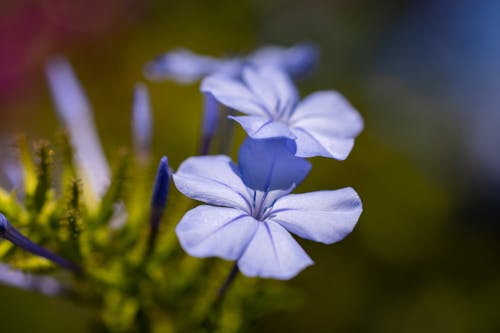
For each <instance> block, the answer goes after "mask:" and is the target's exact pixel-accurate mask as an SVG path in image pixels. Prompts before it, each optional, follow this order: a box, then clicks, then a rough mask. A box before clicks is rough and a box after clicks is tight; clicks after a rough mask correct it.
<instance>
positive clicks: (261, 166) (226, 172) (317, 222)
mask: <svg viewBox="0 0 500 333" xmlns="http://www.w3.org/2000/svg"><path fill="white" fill-rule="evenodd" d="M295 153H296V146H295V143H294V142H293V141H291V140H288V139H268V140H254V139H251V138H248V139H247V140H246V141H245V142H244V143H243V144H242V146H241V148H240V151H239V157H238V164H237V165H236V164H234V163H233V162H232V161H231V160H230V158H229V157H227V156H224V155H217V156H198V157H191V158H188V159H187V160H186V161H185V162H184V163H182V164H181V166H180V167H179V169H178V171H177V172H176V173H175V175H174V182H175V185H176V187H177V188H178V189H179V191H180V192H182V193H183V194H184V195H186V196H188V197H190V198H192V199H196V200H199V201H202V202H205V203H208V204H211V205H210V206H209V205H201V206H198V207H196V208H194V209H192V210H190V211H189V212H187V213H186V215H184V217H183V218H182V220H181V221H180V223H179V224H178V226H177V228H176V232H177V236H178V238H179V241H180V243H181V245H182V247H183V248H184V249H185V250H186V252H188V253H189V254H190V255H192V256H196V257H211V256H217V257H221V258H224V259H227V260H236V261H237V265H238V268H239V269H240V270H241V272H243V274H245V275H247V276H260V277H264V278H275V279H290V278H292V277H294V276H295V275H297V274H298V273H299V272H300V271H301V270H302V269H304V268H305V267H307V266H309V265H311V264H312V263H313V262H312V260H311V259H310V258H309V256H308V255H307V254H306V253H305V252H304V250H303V249H302V248H301V247H300V245H299V244H298V243H297V242H296V241H295V240H294V238H293V237H292V236H291V235H290V233H293V234H295V235H297V236H299V237H302V238H306V239H309V240H313V241H316V242H321V243H325V244H331V243H334V242H337V241H340V240H341V239H343V238H344V237H345V236H346V235H347V234H349V233H350V232H351V230H352V229H353V228H354V226H355V224H356V222H357V220H358V218H359V216H360V214H361V211H362V208H361V201H360V199H359V197H358V195H357V194H356V192H355V191H354V190H353V189H352V188H344V189H341V190H336V191H318V192H311V193H304V194H290V193H291V191H292V190H293V189H294V188H295V187H296V186H297V185H298V184H299V183H300V182H302V180H303V179H304V178H305V176H306V175H307V174H308V173H309V171H310V169H311V165H310V163H309V162H307V161H306V160H304V159H301V158H299V157H296V156H295Z"/></svg>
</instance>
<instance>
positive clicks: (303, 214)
mask: <svg viewBox="0 0 500 333" xmlns="http://www.w3.org/2000/svg"><path fill="white" fill-rule="evenodd" d="M362 210H363V209H362V206H361V200H360V199H359V196H358V194H357V193H356V191H354V190H353V189H352V188H350V187H348V188H343V189H340V190H336V191H317V192H310V193H304V194H289V195H287V196H284V197H281V198H280V199H278V200H277V201H276V203H275V204H274V206H273V210H272V212H271V213H270V217H269V218H268V220H270V221H274V222H276V223H279V224H280V225H282V226H283V227H284V228H285V229H287V230H288V231H290V232H291V233H294V234H296V235H297V236H300V237H302V238H306V239H309V240H313V241H315V242H321V243H326V244H331V243H335V242H338V241H340V240H342V239H343V238H344V237H346V236H347V235H348V234H349V233H350V232H351V231H352V229H353V228H354V226H355V225H356V223H357V221H358V219H359V216H360V215H361V212H362Z"/></svg>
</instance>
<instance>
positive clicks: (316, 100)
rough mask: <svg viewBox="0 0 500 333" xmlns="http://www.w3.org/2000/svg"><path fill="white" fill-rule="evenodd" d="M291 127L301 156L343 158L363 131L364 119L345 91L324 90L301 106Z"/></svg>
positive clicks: (294, 114) (314, 94) (298, 106)
mask: <svg viewBox="0 0 500 333" xmlns="http://www.w3.org/2000/svg"><path fill="white" fill-rule="evenodd" d="M290 126H291V128H292V131H293V133H294V134H295V135H296V136H297V155H298V156H302V157H310V156H317V155H320V156H326V157H333V158H336V159H340V160H342V159H345V158H346V157H347V155H349V152H350V151H351V149H352V145H353V143H354V141H353V139H354V138H355V137H356V136H357V135H358V134H359V133H360V132H361V131H362V129H363V119H362V118H361V116H360V115H359V113H358V112H357V111H356V110H355V109H354V108H353V107H352V106H351V105H350V104H349V102H348V101H347V100H346V99H345V98H344V97H343V96H342V95H341V94H339V93H337V92H335V91H321V92H317V93H313V94H311V95H309V96H308V97H307V98H305V99H304V100H303V101H302V102H300V103H299V104H298V105H297V108H296V109H295V111H294V112H293V114H292V116H291V117H290Z"/></svg>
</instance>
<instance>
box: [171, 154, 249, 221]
mask: <svg viewBox="0 0 500 333" xmlns="http://www.w3.org/2000/svg"><path fill="white" fill-rule="evenodd" d="M173 179H174V183H175V186H176V187H177V189H178V190H179V191H180V192H182V193H183V194H184V195H186V196H188V197H190V198H192V199H195V200H199V201H203V202H206V203H210V204H213V205H217V206H226V207H233V208H238V209H240V210H242V211H245V212H249V211H250V203H249V202H250V199H249V198H248V192H247V189H246V187H245V185H244V184H243V181H242V180H241V178H240V175H239V174H238V171H237V168H236V166H235V165H234V164H233V162H231V160H230V159H229V157H227V156H223V155H217V156H195V157H190V158H188V159H187V160H186V161H184V162H183V163H182V164H181V165H180V167H179V169H178V170H177V172H176V173H175V174H174V176H173Z"/></svg>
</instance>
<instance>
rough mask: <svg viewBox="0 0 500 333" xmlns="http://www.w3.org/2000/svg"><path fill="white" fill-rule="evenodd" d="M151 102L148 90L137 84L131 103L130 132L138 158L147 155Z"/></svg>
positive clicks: (149, 141) (150, 131) (144, 86)
mask: <svg viewBox="0 0 500 333" xmlns="http://www.w3.org/2000/svg"><path fill="white" fill-rule="evenodd" d="M151 128H152V121H151V102H150V98H149V92H148V88H147V87H146V85H145V84H143V83H137V84H136V85H135V88H134V101H133V103H132V131H133V133H132V134H133V138H134V146H135V149H136V152H137V153H138V155H140V156H145V155H148V154H149V150H150V145H151V135H152V130H151Z"/></svg>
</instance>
